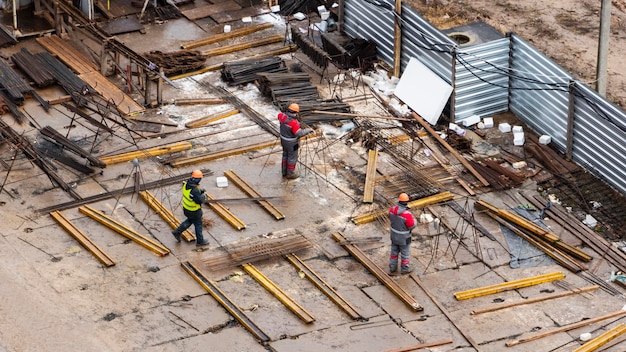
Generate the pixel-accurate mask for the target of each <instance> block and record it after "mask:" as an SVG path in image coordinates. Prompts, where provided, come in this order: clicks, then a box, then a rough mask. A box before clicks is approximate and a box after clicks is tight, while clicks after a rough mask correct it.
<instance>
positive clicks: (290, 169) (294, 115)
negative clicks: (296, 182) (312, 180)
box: [278, 103, 313, 180]
mask: <svg viewBox="0 0 626 352" xmlns="http://www.w3.org/2000/svg"><path fill="white" fill-rule="evenodd" d="M299 114H300V106H299V105H298V104H296V103H291V104H290V105H289V107H288V108H287V110H285V111H284V112H282V111H281V112H280V113H278V121H279V122H280V145H281V146H282V147H283V159H282V163H281V166H282V171H283V177H286V178H287V179H290V180H292V179H296V178H298V177H299V175H298V174H297V173H296V164H297V163H298V148H300V137H302V136H305V135H307V134H309V133H311V132H313V130H312V129H310V128H300V122H299V121H298V115H299Z"/></svg>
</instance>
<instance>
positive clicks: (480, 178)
mask: <svg viewBox="0 0 626 352" xmlns="http://www.w3.org/2000/svg"><path fill="white" fill-rule="evenodd" d="M411 114H412V116H413V118H414V119H415V120H416V121H417V122H418V123H419V124H420V125H422V127H424V129H426V131H428V133H430V135H431V136H433V138H435V139H436V140H437V142H439V144H441V145H442V146H444V148H446V149H447V150H448V151H449V152H450V153H452V155H454V157H455V158H456V159H457V160H458V161H460V162H461V164H463V166H465V168H466V169H467V170H468V171H469V172H471V173H472V175H474V177H476V178H477V179H478V181H480V182H481V183H482V184H483V186H489V181H487V180H486V179H485V178H484V177H483V176H482V175H481V174H480V173H478V172H477V171H476V169H474V168H473V167H472V165H471V164H470V163H469V161H467V159H465V158H464V157H463V156H462V155H461V154H459V152H457V151H456V149H454V148H453V147H452V146H450V144H448V143H447V142H446V141H445V140H444V139H443V138H441V136H440V135H439V133H437V131H435V130H434V129H433V128H432V127H430V125H429V124H428V122H426V121H424V119H422V117H421V116H420V115H418V114H417V113H415V112H412V113H411Z"/></svg>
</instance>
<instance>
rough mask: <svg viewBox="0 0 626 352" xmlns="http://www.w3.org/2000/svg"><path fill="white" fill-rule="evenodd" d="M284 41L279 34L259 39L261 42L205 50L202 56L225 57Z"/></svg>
mask: <svg viewBox="0 0 626 352" xmlns="http://www.w3.org/2000/svg"><path fill="white" fill-rule="evenodd" d="M283 40H284V38H283V36H282V35H278V34H277V35H273V36H271V37H266V38H263V39H259V40H252V41H249V42H245V43H239V44H233V45H226V46H222V47H219V48H214V49H208V50H204V51H202V55H206V56H218V55H224V54H228V53H232V52H235V51H241V50H245V49H250V48H256V47H259V46H263V45H269V44H273V43H279V42H282V41H283Z"/></svg>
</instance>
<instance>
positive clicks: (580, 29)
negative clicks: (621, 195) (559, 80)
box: [409, 0, 626, 109]
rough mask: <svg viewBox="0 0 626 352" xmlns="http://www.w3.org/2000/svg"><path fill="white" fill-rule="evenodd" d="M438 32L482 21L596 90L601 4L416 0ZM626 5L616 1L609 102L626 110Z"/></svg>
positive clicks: (592, 1)
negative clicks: (521, 40)
mask: <svg viewBox="0 0 626 352" xmlns="http://www.w3.org/2000/svg"><path fill="white" fill-rule="evenodd" d="M409 3H411V4H412V5H413V6H414V7H415V8H416V9H418V11H419V12H420V13H422V14H423V15H424V17H425V18H427V19H428V20H429V21H430V22H431V23H433V24H434V25H436V26H437V27H438V28H439V29H447V28H452V27H456V26H458V25H461V24H466V23H471V22H476V21H483V22H486V23H488V24H489V25H491V26H492V27H494V28H496V29H497V30H499V31H500V32H501V33H506V32H515V33H517V34H519V35H521V36H522V37H523V38H525V39H526V40H527V41H529V42H530V43H532V44H533V45H534V46H535V47H536V48H538V49H539V50H541V51H542V52H543V53H545V54H546V55H547V56H548V57H550V58H551V59H553V60H554V61H555V62H556V63H558V64H559V65H561V66H562V67H563V68H565V69H566V70H568V71H569V72H571V73H572V74H573V75H574V76H575V77H577V78H578V79H580V80H581V81H582V82H585V83H587V84H588V85H589V86H590V87H592V88H595V80H596V62H597V57H598V38H599V28H600V5H601V1H595V0H582V1H578V0H563V1H541V0H528V1H516V0H498V1H489V0H485V1H483V0H469V1H448V0H413V1H409ZM625 39H626V2H625V1H624V0H613V1H612V11H611V36H610V39H609V57H608V83H607V98H608V99H609V100H610V101H612V102H613V103H615V104H616V105H618V106H620V107H621V108H622V109H624V108H625V107H626V74H625V73H624V72H625V69H626V45H624V40H625Z"/></svg>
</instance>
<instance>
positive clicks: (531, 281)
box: [454, 271, 565, 301]
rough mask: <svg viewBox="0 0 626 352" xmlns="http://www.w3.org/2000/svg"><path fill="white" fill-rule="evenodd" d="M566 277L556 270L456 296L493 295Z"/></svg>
mask: <svg viewBox="0 0 626 352" xmlns="http://www.w3.org/2000/svg"><path fill="white" fill-rule="evenodd" d="M564 278H565V274H564V273H562V272H560V271H556V272H553V273H549V274H543V275H538V276H533V277H528V278H525V279H519V280H513V281H508V282H503V283H501V284H496V285H490V286H485V287H478V288H474V289H471V290H467V291H461V292H455V293H454V298H456V299H457V300H459V301H461V300H464V299H470V298H475V297H481V296H486V295H491V294H494V293H498V292H503V291H509V290H515V289H518V288H522V287H528V286H534V285H539V284H542V283H544V282H550V281H555V280H562V279H564Z"/></svg>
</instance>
